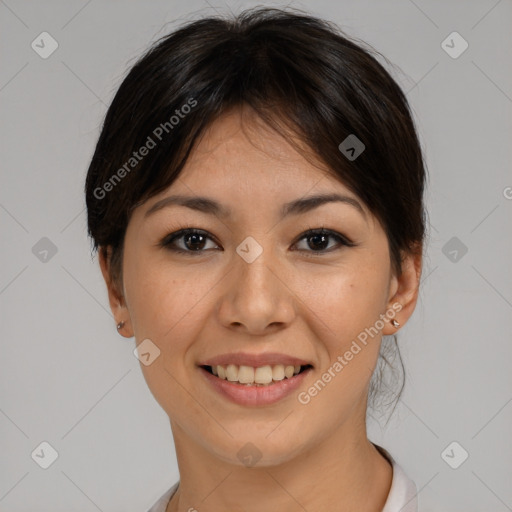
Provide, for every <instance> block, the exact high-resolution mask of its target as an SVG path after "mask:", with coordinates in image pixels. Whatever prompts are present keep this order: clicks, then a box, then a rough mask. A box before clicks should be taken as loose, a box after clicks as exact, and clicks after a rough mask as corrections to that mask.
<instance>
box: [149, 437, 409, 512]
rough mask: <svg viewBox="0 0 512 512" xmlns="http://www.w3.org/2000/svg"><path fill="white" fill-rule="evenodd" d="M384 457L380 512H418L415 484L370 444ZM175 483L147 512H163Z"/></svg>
mask: <svg viewBox="0 0 512 512" xmlns="http://www.w3.org/2000/svg"><path fill="white" fill-rule="evenodd" d="M372 444H373V445H374V446H375V448H377V449H378V450H379V451H380V452H381V453H382V454H383V455H384V457H386V458H387V459H388V460H389V462H390V463H391V465H392V466H393V480H392V481H391V488H390V490H389V494H388V499H387V500H386V503H385V505H384V508H383V509H382V511H381V512H418V499H417V494H418V489H417V488H416V484H415V483H414V482H413V481H412V480H411V479H410V478H409V477H408V476H407V475H406V474H405V472H404V470H403V469H402V468H401V467H400V466H399V465H398V464H397V463H396V461H395V459H393V457H392V456H391V454H390V453H389V452H388V451H387V450H385V449H384V448H382V446H378V445H376V444H375V443H372ZM178 484H179V482H176V483H175V484H174V485H173V486H172V487H171V488H170V489H168V490H167V491H166V492H165V494H164V495H163V496H161V497H160V499H159V500H158V501H157V502H156V503H155V504H154V505H153V506H152V507H151V508H149V509H148V510H147V512H165V509H166V508H167V505H168V504H169V501H170V500H171V497H172V496H173V494H174V493H175V492H176V490H177V489H178Z"/></svg>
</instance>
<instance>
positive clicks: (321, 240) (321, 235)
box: [298, 228, 356, 257]
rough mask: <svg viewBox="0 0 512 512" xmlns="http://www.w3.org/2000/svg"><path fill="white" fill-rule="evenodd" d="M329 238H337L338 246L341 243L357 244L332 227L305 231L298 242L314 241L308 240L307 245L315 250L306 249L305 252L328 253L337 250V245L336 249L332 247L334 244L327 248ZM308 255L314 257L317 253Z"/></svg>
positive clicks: (346, 244) (345, 244)
mask: <svg viewBox="0 0 512 512" xmlns="http://www.w3.org/2000/svg"><path fill="white" fill-rule="evenodd" d="M329 238H331V239H335V240H336V241H337V243H338V246H340V245H341V246H347V247H354V246H355V245H356V244H355V243H353V242H352V241H351V240H349V239H348V238H347V237H346V236H344V235H342V234H341V233H338V232H336V231H332V230H330V229H324V228H319V229H310V230H308V231H306V232H305V233H303V234H302V235H301V237H300V238H299V240H298V242H299V241H301V240H307V241H312V243H309V242H306V246H307V247H312V248H313V250H312V251H308V250H307V249H306V250H305V252H313V253H326V252H327V253H330V252H332V251H333V250H336V247H335V249H332V246H331V248H330V249H328V250H326V248H327V247H328V245H329V243H328V241H329ZM338 248H339V247H338ZM299 250H304V249H299ZM308 256H313V257H314V256H316V255H315V254H313V255H308Z"/></svg>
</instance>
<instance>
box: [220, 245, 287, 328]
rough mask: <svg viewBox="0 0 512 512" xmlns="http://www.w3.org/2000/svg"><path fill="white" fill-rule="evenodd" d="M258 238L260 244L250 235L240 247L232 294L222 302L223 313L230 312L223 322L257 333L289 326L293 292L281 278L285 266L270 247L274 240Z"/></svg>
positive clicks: (231, 283) (234, 262)
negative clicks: (240, 325) (281, 271)
mask: <svg viewBox="0 0 512 512" xmlns="http://www.w3.org/2000/svg"><path fill="white" fill-rule="evenodd" d="M258 238H259V239H260V242H258V241H257V240H256V237H252V236H248V237H246V238H245V239H244V240H243V241H242V242H241V243H240V244H239V245H238V246H237V248H236V255H235V258H234V261H233V267H232V272H231V278H230V286H229V292H228V293H227V294H226V296H225V297H224V299H223V300H224V302H225V304H224V308H223V311H224V312H225V313H226V312H229V313H227V316H225V315H224V318H223V321H224V322H227V323H229V324H233V323H236V324H243V325H245V327H246V328H247V329H249V330H254V331H257V330H259V329H265V328H266V327H267V326H268V325H270V324H276V323H278V324H283V323H289V322H290V320H291V318H292V316H293V304H292V302H293V301H292V297H291V293H290V291H289V290H288V288H287V287H286V286H285V285H284V282H285V281H286V280H285V279H284V276H283V277H282V278H281V277H280V276H279V272H280V270H279V269H282V268H283V266H282V265H281V264H280V262H279V261H277V260H278V258H277V257H276V254H275V251H273V249H272V248H271V247H270V243H271V242H270V239H271V237H270V236H268V237H264V236H259V237H258ZM264 239H265V240H264ZM264 243H265V247H263V244H264Z"/></svg>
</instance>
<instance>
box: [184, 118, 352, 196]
mask: <svg viewBox="0 0 512 512" xmlns="http://www.w3.org/2000/svg"><path fill="white" fill-rule="evenodd" d="M290 138H291V139H292V140H293V142H294V143H295V144H297V145H298V146H299V150H298V149H297V148H296V147H294V146H293V145H292V144H291V143H290V140H289V139H290ZM180 179H181V180H184V181H186V182H187V183H194V184H195V185H197V186H200V185H202V187H203V188H204V187H206V186H207V185H209V186H215V187H218V186H219V185H220V184H221V183H224V184H227V183H229V182H235V183H238V184H239V185H240V186H242V184H243V183H245V184H249V183H250V184H251V186H254V184H255V183H257V184H258V187H263V188H269V187H270V188H274V189H275V188H283V187H285V188H286V189H287V190H290V191H292V190H295V192H298V191H300V190H303V191H304V193H305V192H307V190H308V189H310V188H311V187H313V186H315V184H317V183H319V182H320V181H324V180H328V182H329V183H330V184H331V185H332V186H333V187H336V189H337V191H339V192H343V191H345V192H346V191H348V189H347V188H346V187H345V186H344V185H343V184H342V183H341V182H340V181H339V179H336V177H335V176H333V173H332V171H330V170H329V169H328V168H327V166H326V165H325V164H324V163H323V162H321V160H320V159H319V158H318V157H317V156H316V155H315V154H314V153H313V152H312V150H311V149H310V148H308V147H307V146H306V145H305V144H304V143H303V142H302V141H301V140H300V139H299V138H298V137H297V135H295V134H293V133H291V132H289V131H287V132H286V137H284V136H283V135H281V134H280V133H277V132H276V131H275V130H273V129H272V128H271V127H269V126H268V125H267V124H266V123H265V122H264V121H263V120H262V119H261V118H259V117H258V115H257V114H256V113H255V112H254V111H253V110H252V109H249V108H245V109H243V110H242V109H235V110H232V111H230V112H229V113H226V114H225V115H223V116H221V117H219V118H218V119H217V120H216V121H214V122H213V123H212V124H211V125H210V126H209V127H208V128H207V129H206V130H205V131H204V133H203V134H202V136H201V137H200V139H199V140H198V142H197V143H196V145H195V147H194V148H193V150H192V151H191V154H190V156H189V158H188V160H187V163H186V164H185V166H184V168H183V170H182V172H181V174H180ZM325 184H326V185H327V183H325Z"/></svg>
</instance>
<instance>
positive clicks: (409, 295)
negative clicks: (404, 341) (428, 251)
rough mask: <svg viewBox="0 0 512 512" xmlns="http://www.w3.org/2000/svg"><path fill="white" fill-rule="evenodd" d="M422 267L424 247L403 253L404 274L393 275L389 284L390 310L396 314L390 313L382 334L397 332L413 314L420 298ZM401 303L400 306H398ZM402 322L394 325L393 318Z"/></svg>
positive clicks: (388, 307)
mask: <svg viewBox="0 0 512 512" xmlns="http://www.w3.org/2000/svg"><path fill="white" fill-rule="evenodd" d="M421 267H422V249H420V250H419V251H418V253H417V254H411V253H403V255H402V274H401V275H400V276H393V277H392V279H391V282H390V286H389V290H390V291H389V297H388V305H387V311H388V312H395V316H394V317H393V316H391V315H392V313H391V315H390V314H389V313H388V315H387V316H388V318H389V320H388V321H387V322H386V323H385V326H384V328H383V329H382V334H384V335H392V334H395V333H396V331H397V329H400V327H403V326H404V324H405V323H406V322H407V320H408V319H409V317H410V316H411V315H412V314H413V312H414V309H415V308H416V302H417V300H418V293H419V288H420V280H421ZM398 304H400V306H401V308H400V306H398ZM393 318H394V319H395V320H396V321H397V322H399V323H400V326H398V327H394V326H393V324H392V323H391V320H392V319H393Z"/></svg>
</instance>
